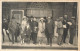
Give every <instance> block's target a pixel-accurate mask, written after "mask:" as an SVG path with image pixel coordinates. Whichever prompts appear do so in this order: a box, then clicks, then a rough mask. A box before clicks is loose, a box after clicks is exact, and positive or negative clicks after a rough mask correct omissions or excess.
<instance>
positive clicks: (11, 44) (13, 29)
mask: <svg viewBox="0 0 80 51" xmlns="http://www.w3.org/2000/svg"><path fill="white" fill-rule="evenodd" d="M78 14H79V13H78V2H2V30H1V31H2V34H1V35H2V37H1V39H2V41H1V49H53V50H54V49H56V50H78Z"/></svg>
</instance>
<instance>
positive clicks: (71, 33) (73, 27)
mask: <svg viewBox="0 0 80 51" xmlns="http://www.w3.org/2000/svg"><path fill="white" fill-rule="evenodd" d="M71 23H72V25H71V26H70V41H69V42H70V44H73V39H74V37H75V35H76V23H75V17H72V19H71Z"/></svg>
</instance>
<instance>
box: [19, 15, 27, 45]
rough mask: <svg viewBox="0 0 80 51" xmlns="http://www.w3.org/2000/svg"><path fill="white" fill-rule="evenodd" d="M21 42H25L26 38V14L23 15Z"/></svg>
mask: <svg viewBox="0 0 80 51" xmlns="http://www.w3.org/2000/svg"><path fill="white" fill-rule="evenodd" d="M20 34H21V44H23V43H24V39H25V36H26V16H24V17H23V20H22V23H21V33H20Z"/></svg>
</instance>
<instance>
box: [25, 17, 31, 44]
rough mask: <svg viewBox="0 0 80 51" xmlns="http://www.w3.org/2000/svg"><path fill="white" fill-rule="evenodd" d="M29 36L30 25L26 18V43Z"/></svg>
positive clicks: (28, 40)
mask: <svg viewBox="0 0 80 51" xmlns="http://www.w3.org/2000/svg"><path fill="white" fill-rule="evenodd" d="M30 36H31V27H30V23H29V20H28V18H27V20H26V40H27V42H28V43H30Z"/></svg>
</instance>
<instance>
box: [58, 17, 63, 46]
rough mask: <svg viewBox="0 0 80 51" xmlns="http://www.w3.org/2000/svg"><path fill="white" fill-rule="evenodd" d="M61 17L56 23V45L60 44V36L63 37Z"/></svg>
mask: <svg viewBox="0 0 80 51" xmlns="http://www.w3.org/2000/svg"><path fill="white" fill-rule="evenodd" d="M62 21H63V17H59V20H58V23H57V32H58V45H61V44H62V36H63V24H62Z"/></svg>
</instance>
